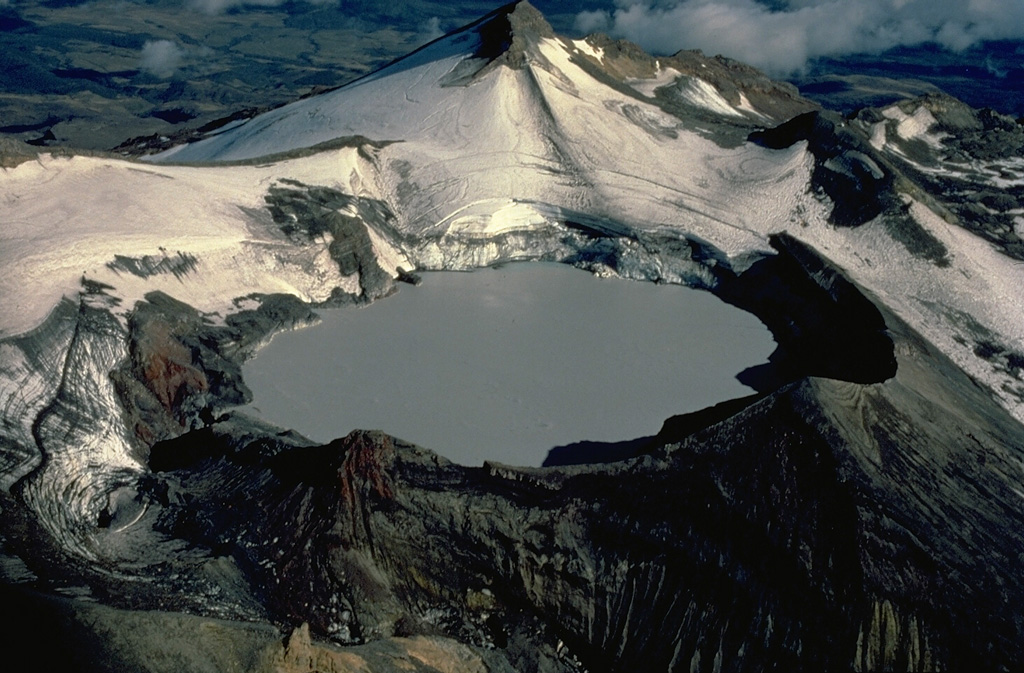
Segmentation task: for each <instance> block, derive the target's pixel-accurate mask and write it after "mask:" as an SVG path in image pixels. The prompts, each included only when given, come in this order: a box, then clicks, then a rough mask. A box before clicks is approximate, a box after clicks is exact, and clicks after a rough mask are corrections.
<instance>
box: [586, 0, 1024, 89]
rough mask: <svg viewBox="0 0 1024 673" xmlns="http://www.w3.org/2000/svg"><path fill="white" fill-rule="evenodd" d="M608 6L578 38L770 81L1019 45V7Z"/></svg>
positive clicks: (850, 1) (848, 2)
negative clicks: (619, 40) (680, 55)
mask: <svg viewBox="0 0 1024 673" xmlns="http://www.w3.org/2000/svg"><path fill="white" fill-rule="evenodd" d="M766 2H767V0H764V1H759V0H668V1H665V0H661V1H657V0H656V1H654V2H650V1H648V2H644V1H642V0H616V9H615V10H614V11H612V12H606V11H597V12H582V13H580V14H579V15H577V17H576V28H577V29H578V30H580V31H581V32H594V31H603V32H607V33H609V34H611V35H613V36H615V37H623V38H626V39H628V40H631V41H633V42H636V43H638V44H640V45H641V46H642V47H644V48H645V49H647V50H648V51H652V52H655V53H662V54H667V53H674V52H676V51H678V50H680V49H701V50H703V51H705V52H706V53H709V54H723V55H725V56H730V57H732V58H736V59H739V60H741V61H745V62H747V63H750V64H752V65H755V66H758V67H761V68H764V69H765V70H768V71H769V72H771V73H773V74H776V75H786V74H791V73H793V72H796V71H799V70H801V69H802V68H803V67H804V66H805V65H806V64H807V61H808V59H811V58H815V57H819V56H839V55H843V54H851V53H857V52H879V51H883V50H885V49H889V48H891V47H895V46H899V45H914V44H921V43H923V42H937V43H939V44H940V45H942V46H944V47H946V48H948V49H952V50H957V51H959V50H963V49H965V48H967V47H970V46H971V45H973V44H976V43H978V42H980V41H982V40H996V39H1014V38H1024V2H1022V1H1021V0H774V1H773V2H772V3H771V6H769V5H768V4H765V3H766Z"/></svg>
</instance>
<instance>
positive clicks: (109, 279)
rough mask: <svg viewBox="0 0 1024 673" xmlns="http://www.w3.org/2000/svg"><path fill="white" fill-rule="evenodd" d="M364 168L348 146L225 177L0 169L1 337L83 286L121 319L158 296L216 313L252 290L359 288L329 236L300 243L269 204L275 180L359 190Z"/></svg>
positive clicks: (187, 171) (57, 165) (104, 163)
mask: <svg viewBox="0 0 1024 673" xmlns="http://www.w3.org/2000/svg"><path fill="white" fill-rule="evenodd" d="M365 166H366V162H365V160H363V159H361V158H360V157H359V154H358V151H357V149H356V148H344V149H339V150H333V151H330V152H324V153H322V154H318V155H316V156H314V157H310V158H308V159H305V160H302V161H293V162H283V163H282V164H278V165H263V166H239V167H234V168H231V169H227V168H200V167H184V166H146V165H138V164H133V163H129V162H125V161H119V160H115V159H102V158H92V157H71V158H63V157H49V156H45V155H42V156H40V157H39V158H38V159H37V160H36V161H30V162H26V163H23V164H21V165H20V166H17V167H15V168H8V169H3V173H2V179H0V185H2V186H0V193H2V194H3V196H2V197H0V198H2V199H3V202H4V207H3V212H4V226H3V227H2V228H0V264H2V265H3V268H4V273H3V274H2V275H0V293H2V294H3V296H4V297H5V298H6V300H5V301H4V302H3V305H2V306H0V335H10V334H19V333H22V332H25V331H27V330H29V329H31V328H32V327H35V326H36V325H38V324H39V323H40V322H42V320H43V318H44V317H45V316H46V315H47V313H49V312H50V311H51V310H52V309H53V307H54V306H56V304H57V302H58V301H59V300H60V299H61V297H62V296H74V295H75V294H77V292H78V291H79V289H80V288H81V282H82V280H83V279H88V280H90V281H94V282H98V283H103V284H106V285H110V286H112V287H113V288H114V289H115V293H116V295H117V296H118V297H119V298H121V299H122V300H123V301H124V302H125V304H124V310H130V309H131V307H132V305H133V304H134V302H135V301H136V300H138V299H141V298H142V296H143V295H144V294H145V293H146V292H150V291H153V290H164V291H167V292H169V293H171V294H173V295H174V296H176V297H179V298H180V299H182V300H183V301H186V302H188V303H190V304H192V305H193V306H196V307H197V308H199V309H201V310H203V311H208V312H219V313H221V314H223V313H224V312H226V311H227V310H228V309H229V308H230V307H231V306H232V302H233V300H235V299H236V298H239V297H244V296H246V295H249V294H251V293H254V292H261V293H273V292H286V293H292V294H295V295H297V296H299V297H301V298H303V299H305V300H308V301H323V300H325V299H327V297H328V296H329V295H330V292H331V289H332V288H334V287H340V288H342V289H345V290H348V291H357V290H358V279H357V278H352V277H345V276H343V275H342V274H341V273H340V272H339V269H338V266H337V264H336V263H335V262H334V261H333V260H332V259H331V258H330V255H329V253H328V250H327V249H328V246H329V245H330V243H331V240H330V234H325V235H324V236H322V237H321V238H320V240H317V241H315V242H307V243H304V244H301V245H296V244H295V242H294V241H289V239H288V238H287V237H286V236H285V235H283V234H282V232H281V231H280V230H279V228H278V227H276V226H275V225H274V223H273V221H272V220H271V219H270V217H269V216H268V215H267V213H266V202H265V200H264V197H265V196H266V194H267V191H268V189H269V187H270V186H271V185H274V184H276V183H277V181H278V180H279V179H280V178H281V176H282V175H284V176H287V177H288V178H290V179H292V180H299V181H307V182H315V183H317V184H321V185H325V186H330V187H335V188H338V189H344V190H345V191H346V192H356V193H359V192H360V190H361V187H360V185H361V182H360V181H361V178H360V172H361V171H362V170H365Z"/></svg>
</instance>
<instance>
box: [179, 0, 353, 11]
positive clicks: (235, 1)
mask: <svg viewBox="0 0 1024 673" xmlns="http://www.w3.org/2000/svg"><path fill="white" fill-rule="evenodd" d="M287 1H288V0H187V3H186V4H187V5H188V6H189V7H191V8H192V9H195V10H198V11H200V12H202V13H203V14H222V13H224V12H226V11H228V10H229V9H233V8H235V7H277V6H278V5H283V4H284V3H285V2H287ZM307 2H309V3H310V4H313V5H335V4H338V2H339V0H307Z"/></svg>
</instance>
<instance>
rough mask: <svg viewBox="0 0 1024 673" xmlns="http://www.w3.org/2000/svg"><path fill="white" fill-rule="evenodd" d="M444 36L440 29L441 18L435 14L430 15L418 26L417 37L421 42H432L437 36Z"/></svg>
mask: <svg viewBox="0 0 1024 673" xmlns="http://www.w3.org/2000/svg"><path fill="white" fill-rule="evenodd" d="M443 36H444V31H443V30H441V19H440V18H439V17H436V16H432V17H430V18H429V19H427V21H426V22H425V23H424V24H423V25H422V26H420V30H419V38H420V41H421V42H422V43H423V44H426V43H427V42H433V41H434V40H436V39H437V38H439V37H443Z"/></svg>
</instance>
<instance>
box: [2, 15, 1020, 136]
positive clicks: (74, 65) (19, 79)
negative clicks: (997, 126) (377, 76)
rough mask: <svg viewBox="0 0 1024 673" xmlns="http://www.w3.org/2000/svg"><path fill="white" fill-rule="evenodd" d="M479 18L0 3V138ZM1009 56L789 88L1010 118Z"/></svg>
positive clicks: (828, 97) (363, 60)
mask: <svg viewBox="0 0 1024 673" xmlns="http://www.w3.org/2000/svg"><path fill="white" fill-rule="evenodd" d="M259 4H269V3H259ZM536 4H537V6H538V8H539V9H541V10H542V11H543V12H545V15H546V16H547V17H548V19H549V20H550V22H551V24H552V26H553V27H554V28H555V29H556V30H558V31H559V32H560V33H563V34H572V33H573V32H574V18H575V16H576V15H577V13H578V12H580V11H582V10H583V9H593V8H595V7H596V8H602V7H605V6H607V7H611V6H612V4H613V3H612V2H610V1H608V0H598V1H596V2H595V1H594V0H590V1H587V0H574V1H573V2H553V1H552V0H547V1H539V2H537V3H536ZM491 9H493V3H489V2H484V1H480V0H460V1H459V2H448V3H446V2H440V1H438V0H417V1H416V2H409V3H402V4H401V5H389V4H388V3H383V2H377V1H376V0H359V1H357V2H345V3H342V4H340V5H339V4H331V3H305V2H293V1H289V2H285V3H283V4H279V5H277V6H253V5H244V6H243V5H238V4H235V3H233V2H232V0H192V1H191V2H187V3H184V4H182V3H180V2H175V1H173V0H155V1H153V2H147V3H125V2H123V1H122V0H96V1H95V2H76V1H75V0H46V1H42V2H41V1H39V0H20V1H19V0H14V1H13V2H10V3H8V4H3V5H0V47H2V48H0V137H7V138H13V139H16V140H20V141H26V142H30V143H32V144H34V145H37V146H63V147H75V148H81V149H91V150H107V149H112V148H114V147H117V146H118V145H120V144H121V143H122V142H124V141H125V140H127V139H129V138H134V137H139V136H150V135H156V136H160V135H169V136H173V135H175V134H180V133H181V132H182V131H183V130H185V129H200V128H204V127H207V125H210V124H216V123H217V120H221V119H224V118H227V117H229V116H231V115H234V114H243V115H245V116H251V114H253V113H254V112H255V111H257V110H262V109H267V108H272V107H276V106H278V105H281V104H283V103H285V102H288V101H291V100H294V99H295V98H298V97H300V96H303V95H308V94H310V93H313V92H316V91H320V90H323V89H325V88H331V87H336V86H340V85H342V84H345V83H347V82H349V81H351V80H353V79H355V78H358V77H360V76H362V75H365V74H367V73H368V72H371V71H373V70H375V69H376V68H378V67H380V66H382V65H384V64H385V63H387V62H389V61H391V60H393V59H394V58H397V57H399V56H400V55H402V54H405V53H407V52H409V51H411V50H412V49H414V48H416V47H418V46H420V45H422V44H424V43H426V42H428V41H430V40H432V39H434V38H437V37H440V36H441V34H442V33H444V32H447V31H450V30H452V29H454V28H457V27H459V26H461V25H464V24H466V23H468V22H470V21H471V20H473V19H475V18H476V17H479V16H481V15H482V14H484V13H486V12H487V11H490V10H491ZM680 46H681V47H683V48H685V47H686V45H680ZM1022 51H1024V46H1022V45H1021V44H1019V43H1014V42H999V43H986V44H984V45H981V46H978V47H974V48H972V49H969V50H967V51H964V52H962V53H952V52H949V51H946V50H942V49H940V48H938V47H934V46H927V45H926V46H923V47H916V48H899V49H894V50H890V51H889V52H886V53H884V54H881V55H861V56H853V57H847V58H844V59H823V60H819V61H818V62H815V63H812V65H811V67H810V68H809V69H808V71H807V72H806V73H804V74H802V75H801V76H800V77H798V78H797V79H795V80H793V81H794V83H796V84H798V85H800V86H801V89H802V92H803V93H804V95H806V96H808V97H809V98H811V99H813V100H816V101H818V102H819V103H822V104H823V105H825V106H826V107H829V108H834V109H838V110H841V111H844V112H852V111H853V110H856V109H858V108H860V107H863V106H866V105H870V106H880V105H884V104H887V103H890V102H892V101H893V100H897V99H900V98H905V97H913V96H917V95H921V94H924V93H930V92H934V91H935V90H936V88H941V89H942V90H944V91H946V92H947V93H950V94H952V95H953V96H956V97H958V98H960V99H962V100H964V101H965V102H967V103H969V104H970V105H972V106H974V107H992V108H995V109H997V110H998V111H1000V112H1003V113H1004V114H1011V115H1014V116H1018V117H1019V116H1021V115H1024V69H1022V68H1021V65H1020V63H1021V52H1022ZM709 55H712V54H709Z"/></svg>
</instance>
